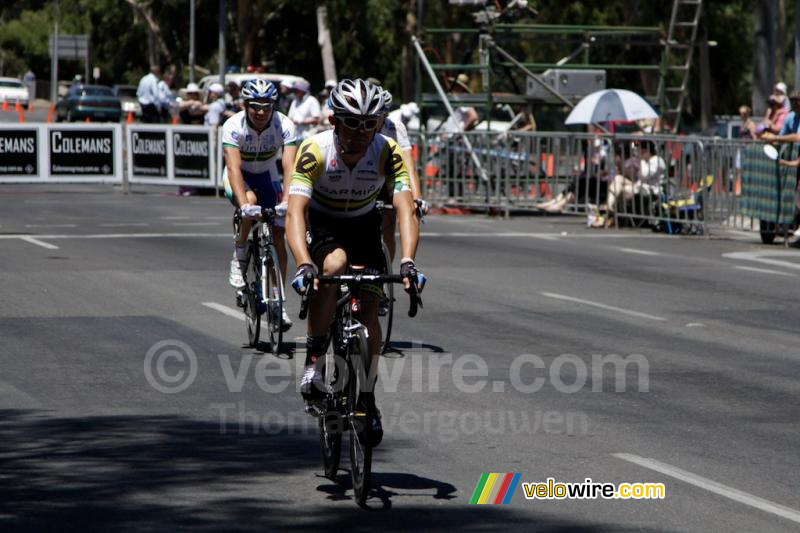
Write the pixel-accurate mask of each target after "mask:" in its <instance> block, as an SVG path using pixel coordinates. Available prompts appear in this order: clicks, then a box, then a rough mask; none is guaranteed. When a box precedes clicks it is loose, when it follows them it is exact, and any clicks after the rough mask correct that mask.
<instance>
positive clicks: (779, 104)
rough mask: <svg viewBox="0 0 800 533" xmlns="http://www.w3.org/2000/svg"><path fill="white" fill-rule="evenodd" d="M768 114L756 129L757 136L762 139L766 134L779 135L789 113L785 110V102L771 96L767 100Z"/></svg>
mask: <svg viewBox="0 0 800 533" xmlns="http://www.w3.org/2000/svg"><path fill="white" fill-rule="evenodd" d="M767 105H768V108H767V114H766V115H765V116H764V121H763V122H761V124H759V125H758V126H757V127H756V135H757V136H758V137H761V136H762V135H764V134H765V133H768V134H769V133H772V134H778V133H780V131H781V128H782V127H783V122H784V121H785V120H786V116H787V115H788V113H787V112H786V110H785V109H784V108H783V100H781V99H780V98H778V97H777V96H775V95H770V97H769V98H768V99H767Z"/></svg>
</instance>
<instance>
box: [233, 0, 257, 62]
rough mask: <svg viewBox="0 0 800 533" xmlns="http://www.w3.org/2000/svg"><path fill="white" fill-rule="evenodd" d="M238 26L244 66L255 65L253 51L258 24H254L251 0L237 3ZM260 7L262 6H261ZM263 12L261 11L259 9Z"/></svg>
mask: <svg viewBox="0 0 800 533" xmlns="http://www.w3.org/2000/svg"><path fill="white" fill-rule="evenodd" d="M237 4H238V5H237V15H236V26H237V29H238V33H239V47H240V48H241V53H242V64H241V66H242V67H248V66H250V65H253V64H254V62H253V59H254V58H253V52H254V51H255V49H256V36H257V35H258V31H257V29H256V28H257V26H258V25H257V24H253V22H254V21H253V4H252V3H251V2H250V1H249V0H239V1H238V3H237ZM259 7H260V6H259ZM258 12H259V13H261V11H260V10H259V11H258Z"/></svg>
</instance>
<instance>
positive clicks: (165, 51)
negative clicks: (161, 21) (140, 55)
mask: <svg viewBox="0 0 800 533" xmlns="http://www.w3.org/2000/svg"><path fill="white" fill-rule="evenodd" d="M125 1H126V2H127V3H128V4H130V6H131V7H132V8H133V9H134V10H135V11H136V12H137V13H139V14H140V15H141V16H142V18H143V19H144V21H145V23H146V24H147V29H148V32H149V34H150V38H151V39H153V40H154V42H155V47H154V48H157V49H158V51H157V52H155V51H154V52H153V53H152V54H148V55H150V56H151V57H150V64H151V65H158V64H159V63H160V61H159V57H163V58H165V60H166V62H167V63H176V61H175V58H174V57H173V56H172V52H171V51H170V49H169V48H168V47H167V43H166V42H165V41H164V36H163V35H161V27H160V26H159V25H158V22H156V19H155V18H153V14H152V13H151V12H150V8H149V6H146V5H145V3H144V2H143V1H142V0H125Z"/></svg>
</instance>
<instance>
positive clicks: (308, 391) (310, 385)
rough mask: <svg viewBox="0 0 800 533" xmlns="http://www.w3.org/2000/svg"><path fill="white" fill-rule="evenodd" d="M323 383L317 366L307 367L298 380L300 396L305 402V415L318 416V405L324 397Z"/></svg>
mask: <svg viewBox="0 0 800 533" xmlns="http://www.w3.org/2000/svg"><path fill="white" fill-rule="evenodd" d="M324 391H325V383H324V382H323V380H322V374H321V373H320V371H319V369H318V368H317V365H315V364H313V363H312V364H310V365H307V366H306V368H305V371H304V372H303V376H302V377H301V378H300V394H301V395H302V396H303V400H304V401H305V408H306V413H308V414H312V415H314V414H319V409H318V408H319V404H320V402H321V401H322V399H323V398H324V397H325V392H324Z"/></svg>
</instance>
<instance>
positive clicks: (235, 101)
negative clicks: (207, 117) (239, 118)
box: [225, 81, 244, 116]
mask: <svg viewBox="0 0 800 533" xmlns="http://www.w3.org/2000/svg"><path fill="white" fill-rule="evenodd" d="M225 88H226V89H227V92H226V93H225V108H226V110H227V114H228V115H230V116H233V115H235V114H236V113H238V112H239V111H241V110H243V109H244V106H243V105H242V96H241V90H240V88H239V84H238V83H236V82H235V81H229V82H228V83H226V84H225Z"/></svg>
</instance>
